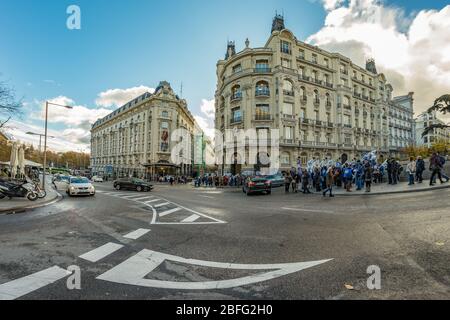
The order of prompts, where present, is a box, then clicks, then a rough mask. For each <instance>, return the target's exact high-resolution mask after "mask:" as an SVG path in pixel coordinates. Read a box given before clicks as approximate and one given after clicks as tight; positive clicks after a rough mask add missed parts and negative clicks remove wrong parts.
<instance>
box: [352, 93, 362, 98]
mask: <svg viewBox="0 0 450 320" xmlns="http://www.w3.org/2000/svg"><path fill="white" fill-rule="evenodd" d="M353 96H354V97H356V98H361V93H356V92H354V93H353Z"/></svg>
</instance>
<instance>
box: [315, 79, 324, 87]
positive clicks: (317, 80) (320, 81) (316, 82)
mask: <svg viewBox="0 0 450 320" xmlns="http://www.w3.org/2000/svg"><path fill="white" fill-rule="evenodd" d="M313 81H314V83H315V84H318V85H320V86H321V85H322V83H323V82H322V80H319V79H313Z"/></svg>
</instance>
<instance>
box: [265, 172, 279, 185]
mask: <svg viewBox="0 0 450 320" xmlns="http://www.w3.org/2000/svg"><path fill="white" fill-rule="evenodd" d="M264 179H266V180H268V181H270V184H271V186H272V188H278V187H281V186H283V185H284V177H283V175H282V174H281V173H277V174H274V175H270V176H264Z"/></svg>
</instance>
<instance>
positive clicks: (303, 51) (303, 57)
mask: <svg viewBox="0 0 450 320" xmlns="http://www.w3.org/2000/svg"><path fill="white" fill-rule="evenodd" d="M299 58H300V59H305V50H303V49H300V55H299Z"/></svg>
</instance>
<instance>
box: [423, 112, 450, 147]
mask: <svg viewBox="0 0 450 320" xmlns="http://www.w3.org/2000/svg"><path fill="white" fill-rule="evenodd" d="M415 123H416V144H417V145H418V146H425V147H428V148H430V147H431V146H432V145H433V144H434V143H436V142H447V143H448V142H450V128H435V129H433V130H432V131H431V132H430V133H428V134H427V135H425V136H424V137H423V136H422V134H423V131H424V130H425V128H427V127H429V126H431V125H436V124H442V125H445V124H446V123H445V122H444V121H442V120H441V119H439V118H437V113H436V111H433V112H431V113H428V112H423V113H421V114H420V115H419V116H418V117H417V119H416V120H415Z"/></svg>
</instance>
